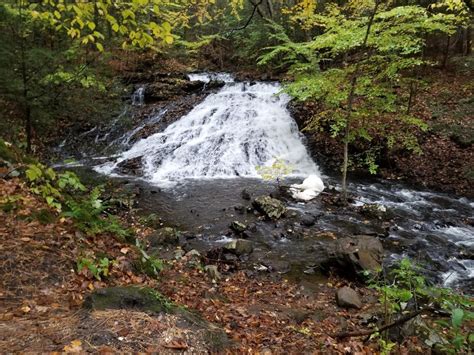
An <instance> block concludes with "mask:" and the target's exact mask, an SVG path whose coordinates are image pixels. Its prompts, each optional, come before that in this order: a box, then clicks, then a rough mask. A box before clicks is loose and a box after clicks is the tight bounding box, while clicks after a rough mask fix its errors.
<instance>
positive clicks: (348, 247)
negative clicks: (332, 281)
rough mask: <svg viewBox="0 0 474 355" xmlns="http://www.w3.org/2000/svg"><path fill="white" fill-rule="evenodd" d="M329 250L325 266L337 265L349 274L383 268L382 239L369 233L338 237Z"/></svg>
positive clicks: (375, 271) (374, 271)
mask: <svg viewBox="0 0 474 355" xmlns="http://www.w3.org/2000/svg"><path fill="white" fill-rule="evenodd" d="M330 248H331V250H329V251H328V260H326V261H325V263H324V265H323V266H326V267H336V268H339V269H341V270H342V271H344V272H345V273H349V274H360V273H361V272H364V271H368V272H372V273H377V272H379V271H380V270H381V269H382V260H383V247H382V243H381V242H380V240H378V239H377V238H375V237H372V236H368V235H359V236H355V237H347V238H342V239H338V240H337V241H336V242H335V244H334V245H332V246H331V247H330Z"/></svg>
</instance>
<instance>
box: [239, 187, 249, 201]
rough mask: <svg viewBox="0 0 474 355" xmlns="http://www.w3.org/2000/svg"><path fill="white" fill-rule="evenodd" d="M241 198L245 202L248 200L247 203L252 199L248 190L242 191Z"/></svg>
mask: <svg viewBox="0 0 474 355" xmlns="http://www.w3.org/2000/svg"><path fill="white" fill-rule="evenodd" d="M240 196H241V197H242V198H243V199H244V200H247V201H250V199H251V196H250V193H249V192H248V191H247V190H246V189H243V190H242V192H241V193H240Z"/></svg>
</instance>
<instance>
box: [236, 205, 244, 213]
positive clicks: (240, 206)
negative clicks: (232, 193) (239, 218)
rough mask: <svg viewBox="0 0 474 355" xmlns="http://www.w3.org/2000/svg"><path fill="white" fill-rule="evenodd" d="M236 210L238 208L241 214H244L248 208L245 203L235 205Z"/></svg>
mask: <svg viewBox="0 0 474 355" xmlns="http://www.w3.org/2000/svg"><path fill="white" fill-rule="evenodd" d="M234 210H236V211H237V212H238V213H240V214H244V213H245V211H246V210H247V207H245V206H244V205H235V206H234Z"/></svg>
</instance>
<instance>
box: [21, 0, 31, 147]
mask: <svg viewBox="0 0 474 355" xmlns="http://www.w3.org/2000/svg"><path fill="white" fill-rule="evenodd" d="M18 12H19V14H20V21H19V26H20V30H19V31H18V33H19V37H20V58H21V79H22V86H23V107H24V120H25V134H26V152H27V153H28V154H29V153H31V141H32V133H33V127H32V122H31V107H30V102H29V98H28V94H29V92H28V73H27V68H26V53H25V51H26V50H25V39H24V38H23V24H24V21H23V2H22V1H21V0H20V1H18Z"/></svg>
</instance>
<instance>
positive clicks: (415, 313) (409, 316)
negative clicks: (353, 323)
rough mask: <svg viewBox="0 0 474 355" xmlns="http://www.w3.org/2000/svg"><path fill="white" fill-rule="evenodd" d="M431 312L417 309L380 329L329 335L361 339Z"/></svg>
mask: <svg viewBox="0 0 474 355" xmlns="http://www.w3.org/2000/svg"><path fill="white" fill-rule="evenodd" d="M431 311H433V309H431V308H424V309H419V310H417V311H413V312H411V313H408V314H406V315H404V316H403V317H400V318H398V319H397V320H396V321H393V322H392V323H388V324H385V325H383V326H382V327H380V328H376V329H371V330H365V331H356V332H342V333H337V334H333V335H331V337H332V338H336V339H342V338H350V337H363V336H368V335H372V334H374V333H377V332H379V333H381V332H383V331H384V330H387V329H390V328H393V327H396V326H397V325H401V324H403V323H405V322H408V321H409V320H411V319H413V318H415V317H416V316H418V315H420V314H421V313H423V312H431Z"/></svg>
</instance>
